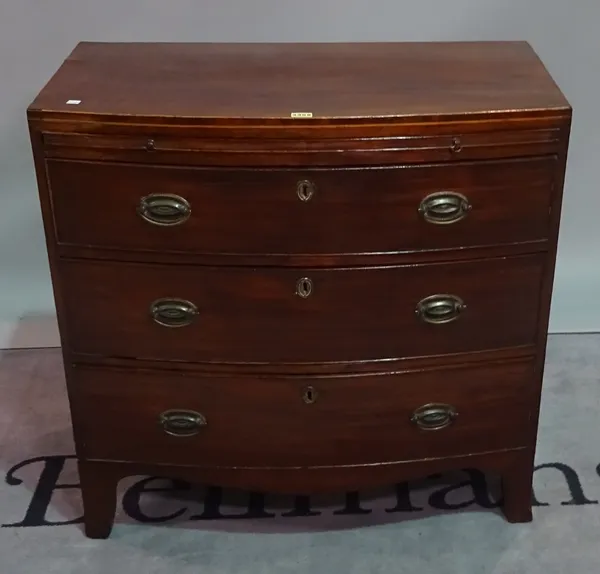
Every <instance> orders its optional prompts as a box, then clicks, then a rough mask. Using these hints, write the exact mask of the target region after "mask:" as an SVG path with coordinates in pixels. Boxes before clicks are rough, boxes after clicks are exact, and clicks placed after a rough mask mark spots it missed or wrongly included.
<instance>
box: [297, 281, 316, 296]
mask: <svg viewBox="0 0 600 574" xmlns="http://www.w3.org/2000/svg"><path fill="white" fill-rule="evenodd" d="M312 292H313V282H312V281H311V280H310V279H309V278H308V277H302V279H298V281H297V283H296V295H298V297H302V298H303V299H306V298H307V297H310V295H311V293H312Z"/></svg>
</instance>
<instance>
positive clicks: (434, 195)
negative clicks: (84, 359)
mask: <svg viewBox="0 0 600 574" xmlns="http://www.w3.org/2000/svg"><path fill="white" fill-rule="evenodd" d="M47 169H48V178H49V182H50V189H51V194H52V205H53V210H54V220H55V224H56V234H57V240H58V242H59V243H61V244H73V245H83V246H88V247H100V248H114V249H126V250H156V251H161V252H163V251H169V252H193V253H197V254H305V255H306V254H351V253H352V254H358V253H396V252H403V251H411V250H421V249H440V248H456V247H464V246H482V245H494V244H510V243H518V242H527V241H540V240H544V239H546V237H547V235H548V224H549V206H550V199H551V194H552V181H553V176H554V173H555V160H554V159H552V158H533V159H522V160H507V161H487V162H486V161H482V162H474V163H462V164H455V165H449V164H440V165H425V166H412V167H411V166H399V167H398V166H395V167H388V168H370V169H366V168H362V169H361V168H354V169H350V168H346V169H344V168H340V169H302V170H293V169H289V170H286V169H231V170H229V169H209V168H205V169H200V168H176V167H160V166H143V165H124V164H110V163H92V162H76V161H61V160H48V161H47Z"/></svg>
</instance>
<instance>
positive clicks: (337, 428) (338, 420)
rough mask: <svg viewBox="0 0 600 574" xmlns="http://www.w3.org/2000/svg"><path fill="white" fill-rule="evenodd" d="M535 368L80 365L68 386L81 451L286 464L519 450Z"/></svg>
mask: <svg viewBox="0 0 600 574" xmlns="http://www.w3.org/2000/svg"><path fill="white" fill-rule="evenodd" d="M533 372H534V368H533V361H531V360H522V359H521V360H515V361H510V362H503V363H492V364H482V365H477V366H468V367H466V366H460V367H451V368H443V369H434V370H422V371H414V372H403V373H394V374H376V375H375V374H369V375H342V376H328V377H325V376H316V377H313V376H311V377H300V376H294V377H291V376H287V377H281V376H263V377H259V376H256V375H254V376H242V375H228V376H227V377H224V376H209V375H207V374H205V373H203V374H197V373H189V372H188V373H178V372H158V371H150V370H148V371H133V370H131V371H129V370H120V369H112V368H101V367H89V366H81V365H79V366H77V367H75V368H74V369H73V376H72V378H71V379H70V381H69V386H70V392H71V404H72V408H73V420H74V423H75V426H76V431H75V432H76V437H77V439H78V442H79V445H80V449H81V451H80V452H79V454H80V456H83V457H85V458H88V459H108V460H127V461H136V462H146V463H162V464H175V465H194V466H250V467H261V466H269V467H282V466H313V465H339V464H366V463H375V462H384V461H400V460H412V459H421V458H429V457H446V456H452V455H462V454H469V453H476V452H483V451H488V450H495V449H501V448H510V447H519V446H524V445H525V444H526V442H527V441H526V440H525V439H526V436H527V428H528V421H529V417H530V413H531V412H532V410H533V409H534V406H535V404H534V401H533V389H534V388H535V386H534V385H533V384H532V382H533V381H532V377H533ZM427 405H433V406H427ZM436 405H437V406H436Z"/></svg>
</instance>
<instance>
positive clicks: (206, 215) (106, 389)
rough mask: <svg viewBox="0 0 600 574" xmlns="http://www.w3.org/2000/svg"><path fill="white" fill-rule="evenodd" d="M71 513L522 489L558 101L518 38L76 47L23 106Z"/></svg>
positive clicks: (539, 346)
mask: <svg viewBox="0 0 600 574" xmlns="http://www.w3.org/2000/svg"><path fill="white" fill-rule="evenodd" d="M28 120H29V126H30V133H31V142H32V146H33V153H34V159H35V167H36V172H37V178H38V186H39V196H40V201H41V206H42V213H43V221H44V227H45V233H46V238H47V248H48V254H49V259H50V264H51V274H52V281H53V287H54V294H55V301H56V308H57V312H58V321H59V327H60V334H61V339H62V350H63V356H64V365H65V373H66V382H67V389H68V396H69V401H70V406H71V412H72V420H73V431H74V436H75V442H76V450H77V457H78V460H79V470H80V476H81V485H82V492H83V497H84V505H85V525H86V533H87V534H88V536H90V537H95V538H102V537H107V536H108V535H109V533H110V530H111V527H112V522H113V518H114V512H115V502H116V500H115V499H116V484H117V482H118V481H119V480H120V479H121V478H122V477H124V476H127V475H135V474H153V475H164V476H170V477H174V478H183V479H187V480H190V481H199V482H207V483H210V484H219V485H223V486H235V487H242V488H247V489H252V490H259V491H276V492H290V493H296V494H303V493H304V494H309V493H313V492H318V491H325V490H353V489H359V488H363V487H369V486H373V485H378V484H385V483H394V482H398V481H403V480H408V479H412V478H416V477H419V476H424V475H427V474H430V473H434V472H442V471H445V470H449V469H460V468H467V467H469V468H472V467H475V468H480V469H482V470H484V471H489V472H494V473H498V474H499V475H501V477H502V483H503V489H504V513H505V515H506V517H507V519H508V520H509V521H511V522H523V521H528V520H531V494H532V492H531V481H532V470H533V461H534V454H535V445H536V440H537V423H538V410H539V400H540V393H541V384H542V375H543V366H544V356H545V347H546V337H547V327H548V315H549V309H550V302H551V295H552V284H553V275H554V266H555V256H556V246H557V238H558V231H559V219H560V211H561V200H562V190H563V179H564V172H565V165H566V157H567V148H568V140H569V130H570V122H571V109H570V106H569V104H568V103H567V101H566V100H565V98H564V97H563V95H562V94H561V92H560V91H559V89H558V88H557V87H556V85H555V83H554V82H553V81H552V79H551V78H550V76H549V75H548V72H547V71H546V69H545V68H544V66H543V65H542V63H541V62H540V60H539V59H538V57H537V56H536V55H535V53H534V52H533V50H532V49H531V47H530V46H529V45H528V44H526V43H521V42H485V43H460V42H458V43H423V44H419V43H373V44H369V43H366V44H183V43H182V44H160V43H156V44H154V43H148V44H140V43H81V44H79V45H78V46H77V47H76V48H75V49H74V51H73V52H72V53H71V54H70V56H69V57H68V58H67V59H66V61H65V62H64V64H63V65H62V66H61V67H60V69H59V70H58V71H57V73H56V74H55V75H54V76H53V77H52V78H51V80H50V81H49V82H48V84H47V85H46V86H45V87H44V88H43V90H42V91H41V93H40V94H39V96H38V97H37V98H36V99H35V101H34V102H33V103H32V104H31V106H30V107H29V109H28Z"/></svg>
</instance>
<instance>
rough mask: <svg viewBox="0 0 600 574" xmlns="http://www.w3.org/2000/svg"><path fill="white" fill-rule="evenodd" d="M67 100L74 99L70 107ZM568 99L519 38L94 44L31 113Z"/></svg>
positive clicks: (344, 119) (348, 111)
mask: <svg viewBox="0 0 600 574" xmlns="http://www.w3.org/2000/svg"><path fill="white" fill-rule="evenodd" d="M69 100H75V101H80V103H77V104H73V103H67V102H68V101H69ZM569 110H570V107H569V104H568V102H567V100H566V99H565V97H564V96H563V95H562V93H561V91H560V90H559V88H558V87H557V86H556V84H555V83H554V81H553V80H552V78H551V77H550V75H549V74H548V72H547V70H546V68H545V67H544V65H543V64H542V63H541V61H540V59H539V58H538V56H537V55H536V54H535V52H534V51H533V49H532V48H531V47H530V46H529V44H527V43H526V42H428V43H413V42H411V43H385V42H383V43H321V44H294V43H289V44H243V43H228V44H218V43H93V42H82V43H80V44H78V45H77V47H76V48H75V49H74V50H73V52H72V53H71V54H70V55H69V56H68V58H67V59H66V60H65V61H64V63H63V64H62V66H61V67H60V68H59V70H58V71H57V72H56V74H55V75H54V76H53V77H52V78H51V79H50V81H49V82H48V83H47V85H46V86H45V87H44V88H43V89H42V91H41V92H40V94H39V95H38V96H37V97H36V99H35V100H34V101H33V102H32V104H31V105H30V107H29V109H28V113H29V115H30V116H32V117H40V116H41V117H50V118H61V117H67V118H68V119H77V118H87V119H89V118H90V116H98V115H99V116H100V118H96V119H100V120H103V119H109V118H111V117H112V118H115V119H117V120H118V121H121V122H131V123H136V122H139V121H141V120H143V118H148V119H150V120H152V119H154V120H155V119H156V118H157V117H158V118H161V117H163V118H169V119H170V120H171V121H172V120H173V119H177V118H181V119H182V120H184V121H186V122H188V123H193V122H194V121H197V122H201V123H204V124H211V123H215V124H220V123H221V124H222V123H227V122H228V121H230V122H234V123H248V124H253V123H269V122H274V123H277V124H281V123H286V122H294V119H292V114H296V113H300V114H312V118H311V119H310V120H309V121H310V122H311V123H316V124H319V123H325V124H335V123H338V122H339V123H348V122H358V123H360V122H365V121H368V122H369V123H373V122H386V121H394V122H410V121H414V120H415V119H425V120H431V121H444V120H456V119H464V118H468V119H471V120H473V119H477V118H478V117H482V118H483V117H487V116H489V114H490V113H493V114H496V115H497V116H499V117H513V116H517V117H519V116H523V117H537V116H539V117H555V116H563V115H565V114H567V113H568V112H569Z"/></svg>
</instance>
